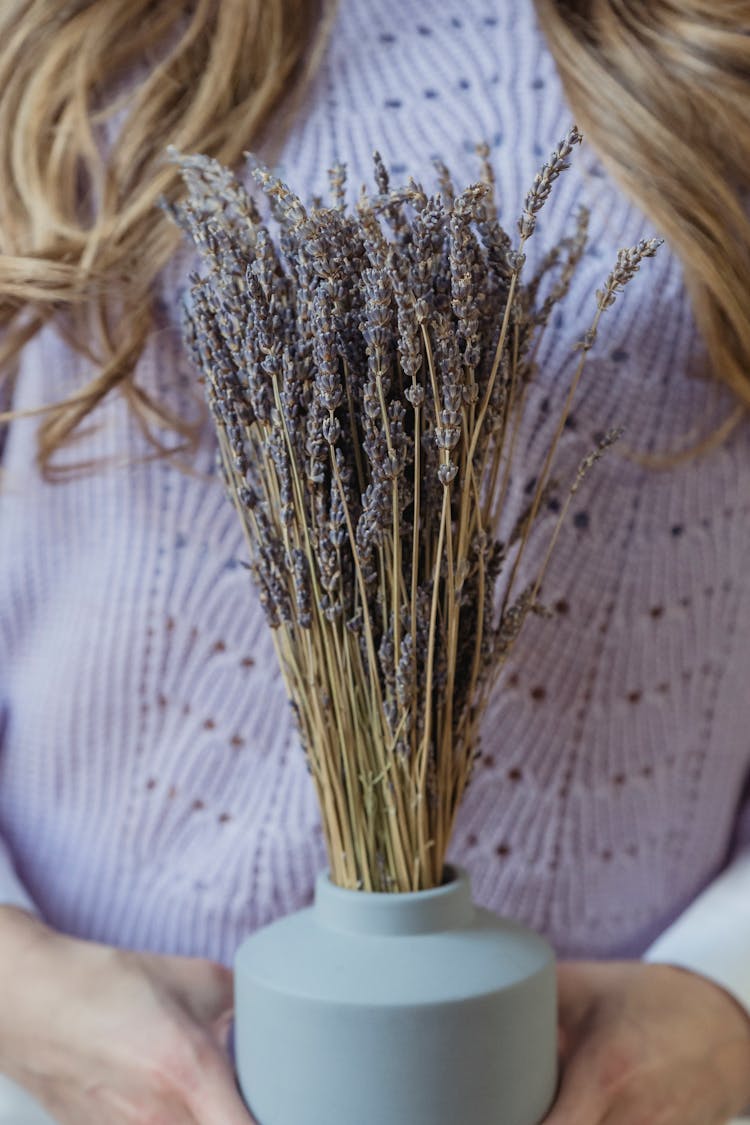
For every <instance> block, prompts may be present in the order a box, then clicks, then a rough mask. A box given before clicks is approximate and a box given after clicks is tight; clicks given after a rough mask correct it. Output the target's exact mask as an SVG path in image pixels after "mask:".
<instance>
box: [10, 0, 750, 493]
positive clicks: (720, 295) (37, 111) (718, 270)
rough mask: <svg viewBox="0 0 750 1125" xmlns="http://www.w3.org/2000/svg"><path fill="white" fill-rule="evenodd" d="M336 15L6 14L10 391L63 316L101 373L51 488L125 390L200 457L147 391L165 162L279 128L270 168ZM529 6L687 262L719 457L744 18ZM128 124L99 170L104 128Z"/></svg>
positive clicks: (293, 1)
mask: <svg viewBox="0 0 750 1125" xmlns="http://www.w3.org/2000/svg"><path fill="white" fill-rule="evenodd" d="M337 2H338V0H319V3H317V4H316V3H311V2H309V0H304V2H303V0H193V3H191V4H189V5H186V4H185V0H69V2H68V3H65V4H60V3H59V2H54V0H4V2H3V4H2V10H0V332H2V333H3V338H2V343H0V371H2V372H4V373H5V377H6V378H11V375H12V372H13V370H14V364H15V363H16V361H17V359H18V356H19V354H20V351H21V349H22V348H23V347H24V346H25V344H26V342H27V341H28V340H29V339H30V338H31V337H32V336H33V335H34V334H35V333H36V332H37V331H38V330H39V328H40V327H41V326H42V325H43V324H44V323H45V322H46V321H48V320H50V319H51V320H53V321H54V323H55V324H56V326H57V328H58V330H59V331H60V332H61V333H62V334H63V335H64V336H65V338H66V339H68V340H69V341H70V343H71V344H72V345H73V346H75V347H76V348H77V349H78V350H79V351H81V352H82V353H83V354H84V355H86V356H87V357H88V358H89V359H90V361H91V363H92V365H93V367H94V369H95V371H96V374H95V375H94V377H93V378H92V379H91V380H90V381H89V382H88V383H87V385H85V386H84V387H82V388H81V390H80V391H79V392H78V393H76V394H75V395H74V396H73V397H71V398H69V399H67V400H65V401H64V402H61V403H58V404H56V405H55V406H54V407H53V408H51V409H50V408H45V409H44V411H43V413H44V419H43V421H42V424H41V426H40V430H39V451H38V461H39V465H40V468H41V470H42V472H43V473H44V475H45V476H46V477H47V478H48V479H54V478H55V475H56V473H57V472H58V470H56V469H55V467H54V465H53V464H52V456H53V454H54V452H55V451H56V450H57V449H59V448H60V447H61V446H63V445H65V444H67V443H69V442H71V441H72V440H73V438H74V437H75V435H76V432H77V430H78V427H79V424H80V422H81V421H82V420H83V419H84V418H86V417H88V416H89V415H90V414H91V412H92V411H93V410H94V409H95V407H96V406H97V405H98V404H99V403H100V402H101V401H102V399H103V398H104V397H105V396H107V395H109V394H111V393H112V392H113V391H115V390H119V391H120V392H121V393H123V394H124V395H125V396H126V397H127V399H128V401H129V403H130V404H131V406H132V408H133V409H134V410H135V411H136V412H137V413H138V415H139V417H140V419H141V420H142V422H143V424H144V428H145V430H146V432H147V433H148V432H149V429H148V427H149V423H150V422H152V421H153V420H154V419H157V420H159V421H160V422H162V423H166V424H167V425H168V426H169V427H171V428H172V429H173V430H174V431H175V432H176V433H177V434H178V435H180V436H181V437H182V439H183V442H184V443H188V444H189V443H190V442H191V441H192V440H194V438H195V433H194V431H193V430H192V429H191V427H190V426H189V425H188V424H187V423H186V422H185V421H184V420H183V419H181V418H179V417H175V416H173V415H171V414H170V413H169V412H168V411H167V410H166V408H165V407H164V406H163V405H162V404H160V403H158V402H154V401H152V400H151V399H150V398H148V397H147V396H146V394H145V393H144V392H143V391H142V390H141V389H140V388H139V387H138V386H137V383H136V381H135V379H134V372H135V368H136V364H137V361H138V357H139V356H140V354H141V352H142V350H143V347H144V345H145V343H146V340H147V338H148V334H149V332H150V330H151V328H152V327H153V320H152V313H151V306H152V283H153V281H154V279H155V277H156V276H157V274H158V273H159V272H160V270H161V269H162V268H163V266H164V265H165V264H166V262H167V261H168V260H169V258H170V257H171V256H172V254H173V253H174V251H175V249H176V247H177V245H178V244H179V240H180V235H179V233H178V232H177V231H176V230H175V229H174V228H173V226H172V225H171V224H170V223H169V222H168V220H167V219H166V217H165V216H164V215H163V213H162V212H161V211H160V210H159V209H158V207H157V206H156V204H157V201H158V199H159V197H160V196H161V195H166V196H167V197H168V198H176V197H177V195H178V194H179V192H180V189H181V184H180V181H179V175H178V172H177V169H176V168H175V167H174V166H173V165H170V164H168V163H167V162H165V160H164V150H165V149H166V147H167V145H168V144H170V143H172V144H174V145H175V146H176V147H177V148H178V149H180V150H181V151H184V152H189V151H197V152H203V153H207V154H209V155H212V156H215V157H217V158H218V159H219V160H221V161H222V162H223V163H225V164H228V165H230V166H232V165H234V164H236V163H237V162H238V161H239V159H240V157H241V154H242V152H243V151H244V150H246V149H248V148H249V147H252V146H256V145H257V144H258V143H259V142H262V141H263V140H264V139H267V134H268V129H269V126H270V125H273V135H272V144H273V150H274V151H275V150H276V149H277V148H278V146H279V144H280V143H281V140H282V138H283V135H284V132H285V130H286V129H287V128H288V126H289V124H290V123H291V121H292V120H293V117H294V113H295V112H296V110H297V109H298V107H299V104H300V102H301V99H302V97H303V96H304V92H305V90H306V89H307V87H308V85H309V82H310V80H311V79H312V77H313V75H314V73H315V70H316V68H317V66H318V64H319V62H320V60H321V58H322V54H323V51H324V48H325V44H326V41H327V38H328V34H329V31H330V28H331V25H332V22H333V19H334V17H335V12H336V7H337ZM535 2H536V6H537V9H538V13H539V17H540V20H541V23H542V26H543V29H544V31H545V34H546V37H547V40H548V42H549V45H550V47H551V50H552V52H553V54H554V57H555V59H556V62H557V65H558V68H559V71H560V74H561V76H562V80H563V83H564V85H565V89H566V93H567V95H568V98H569V101H570V104H571V106H572V108H573V110H574V112H575V114H576V116H577V118H578V120H579V123H580V124H581V125H582V126H583V129H584V131H585V133H586V134H587V136H588V138H589V139H590V140H591V141H592V142H593V144H594V145H595V147H596V149H597V151H598V152H599V154H600V155H601V157H602V159H603V160H604V162H605V163H606V164H607V165H608V167H609V169H610V171H611V172H612V174H613V175H614V176H615V177H616V178H617V179H618V180H619V182H620V183H621V184H622V186H623V187H624V189H625V190H626V191H627V192H628V193H629V194H630V195H631V196H632V198H633V199H635V201H636V202H637V203H638V204H639V205H640V206H641V207H642V209H643V210H644V211H645V212H646V213H647V214H649V215H650V217H651V218H652V219H653V220H654V222H655V224H656V225H657V226H658V228H659V229H660V231H661V232H662V233H663V234H665V235H666V237H667V239H668V241H669V242H670V244H671V246H672V248H673V249H674V250H675V251H676V253H677V254H678V255H679V257H680V258H681V260H682V263H683V266H684V270H685V277H686V282H687V286H688V289H689V292H690V295H691V298H692V303H693V307H694V309H695V313H696V317H697V320H698V323H699V325H700V328H701V330H702V333H703V336H704V338H705V340H706V344H707V347H708V351H709V354H710V357H711V361H712V368H713V373H714V375H715V377H716V378H718V379H720V380H721V381H723V382H724V383H726V384H727V385H728V386H729V387H730V388H731V389H732V390H733V391H734V392H735V394H736V396H737V397H738V399H739V403H738V406H737V408H736V410H734V411H733V413H732V416H731V417H730V418H729V419H728V421H727V423H726V424H725V425H723V426H722V427H721V428H720V430H719V431H717V432H716V434H714V435H713V436H712V437H711V438H710V439H708V441H706V442H702V443H701V445H700V446H699V447H697V448H696V449H693V450H690V451H688V453H689V454H694V453H695V452H698V451H700V450H703V449H705V448H708V447H710V446H711V445H714V444H716V442H717V440H724V438H725V437H726V436H727V434H728V433H729V432H731V429H732V428H733V427H734V426H735V425H736V424H737V422H739V421H740V420H741V418H742V417H743V416H744V415H745V413H746V412H747V409H748V407H750V218H749V217H748V214H747V212H746V210H745V209H744V207H743V202H744V201H745V200H746V198H747V196H746V192H747V188H748V184H749V182H750V132H748V130H747V128H746V124H747V113H746V102H747V74H748V71H749V70H750V38H748V36H747V34H746V26H745V25H746V20H745V19H744V18H743V16H742V13H741V12H740V11H739V7H742V8H744V5H740V6H738V5H727V6H726V11H725V12H724V13H723V14H722V13H721V12H717V8H716V5H715V4H714V3H713V0H683V2H682V3H681V4H680V6H679V11H678V10H677V8H676V7H675V6H674V5H673V4H671V3H668V2H666V0H535ZM186 8H187V13H186ZM154 56H156V61H155V62H153V64H152V65H151V66H150V69H149V70H148V72H147V74H146V76H145V77H144V78H143V80H142V81H141V82H140V83H139V84H137V86H136V87H135V88H134V89H132V90H130V89H125V90H124V92H122V93H121V96H120V97H119V98H117V97H115V98H112V97H110V98H109V100H108V99H107V98H106V97H105V96H104V95H103V93H102V90H103V89H104V85H105V78H107V76H114V78H115V80H116V79H117V76H118V75H119V76H126V75H127V73H128V71H129V69H130V68H131V67H132V66H133V65H137V64H139V61H141V60H143V59H144V58H149V57H151V58H153V57H154ZM709 105H710V106H711V112H710V113H708V112H707V111H706V109H707V106H709ZM125 109H127V112H126V113H125V117H124V122H123V124H122V127H121V129H120V130H119V132H118V135H117V138H116V140H115V141H114V143H113V146H112V149H111V151H110V152H108V153H107V154H106V156H104V157H103V155H102V151H101V146H100V144H99V143H98V141H97V136H96V130H97V128H99V127H101V125H102V124H103V122H104V121H105V120H106V118H107V117H109V116H111V115H112V114H114V113H117V112H122V111H123V110H125ZM634 154H637V160H638V166H637V168H636V167H634V164H633V157H634ZM743 193H745V194H744V196H743ZM153 440H154V442H155V444H157V446H158V445H159V443H158V441H157V440H156V438H154V439H153ZM159 448H160V449H161V448H162V447H161V446H159ZM683 456H684V454H680V455H678V456H677V457H670V458H667V459H666V460H661V461H658V460H656V459H651V463H652V464H654V466H655V467H659V466H660V465H664V464H673V463H677V462H678V461H679V460H680V459H681V458H682V457H683Z"/></svg>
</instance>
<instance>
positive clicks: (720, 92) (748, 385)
mask: <svg viewBox="0 0 750 1125" xmlns="http://www.w3.org/2000/svg"><path fill="white" fill-rule="evenodd" d="M535 4H536V8H537V12H538V15H539V19H540V23H541V25H542V29H543V31H544V33H545V36H546V39H547V42H548V43H549V46H550V49H551V51H552V53H553V55H554V57H555V61H556V64H557V68H558V71H559V73H560V76H561V79H562V82H563V86H564V88H565V93H566V96H567V98H568V101H569V102H570V104H571V106H572V107H573V109H574V111H575V113H576V116H577V120H578V123H579V125H580V126H581V128H582V131H583V133H584V134H585V136H586V137H587V139H588V140H589V141H591V142H592V144H593V145H594V147H595V148H596V150H597V152H598V154H599V155H600V157H601V159H602V161H603V163H604V164H605V165H606V166H607V168H608V170H609V171H610V172H611V174H612V175H613V176H614V177H615V179H617V180H618V182H619V183H620V184H621V186H622V187H623V189H624V190H625V191H626V192H627V193H628V195H629V196H630V197H631V198H632V199H633V200H634V201H635V202H636V203H637V204H638V205H639V206H640V207H641V209H642V210H643V211H644V212H645V213H646V214H647V215H648V216H649V217H650V218H651V219H652V221H653V222H654V224H655V225H656V227H657V228H658V229H659V232H660V234H663V235H664V236H665V238H666V239H667V241H668V243H669V245H670V247H671V249H672V250H673V251H674V252H675V253H676V254H677V255H678V257H679V258H680V260H681V262H682V265H683V270H684V276H685V283H686V286H687V289H688V292H689V294H690V297H691V300H692V305H693V310H694V312H695V316H696V321H697V323H698V326H699V328H700V330H701V333H702V335H703V339H704V341H705V343H706V347H707V349H708V353H709V357H710V361H711V370H712V373H713V375H714V376H715V377H716V378H717V379H719V380H720V381H721V382H723V383H725V384H726V385H727V386H728V387H729V388H730V389H731V390H732V391H733V392H734V394H735V395H736V397H737V399H738V400H739V401H738V404H737V406H736V407H735V408H734V410H733V411H732V412H731V414H730V415H729V417H728V418H727V419H726V421H725V422H724V423H723V424H722V425H721V426H720V427H719V429H718V430H717V431H716V432H715V433H714V434H712V435H710V436H709V437H708V438H706V439H705V440H704V441H702V442H700V443H699V444H698V445H696V446H694V447H693V448H691V449H688V450H686V451H684V452H681V453H679V454H676V455H668V456H666V457H662V456H655V457H645V456H643V455H640V456H638V457H634V458H633V459H634V460H638V461H640V462H641V463H642V464H646V465H649V464H650V465H652V466H653V467H654V468H662V467H669V466H671V465H674V464H678V463H679V462H680V461H682V460H684V459H685V458H686V457H691V456H694V455H696V454H697V453H700V452H704V451H706V450H708V449H710V448H712V447H714V446H716V445H717V444H719V443H720V442H722V441H724V440H725V439H726V437H727V436H728V435H729V434H730V433H731V432H732V430H733V429H734V428H735V427H736V425H737V424H738V423H739V422H741V421H742V419H743V418H746V417H747V413H748V410H750V208H748V201H749V199H750V193H749V191H748V189H750V129H748V110H747V106H748V94H749V93H750V86H749V84H748V74H750V37H749V36H748V34H747V24H748V19H747V16H748V5H747V3H739V4H724V5H721V4H716V3H715V0H680V3H679V4H674V3H671V2H670V0H535Z"/></svg>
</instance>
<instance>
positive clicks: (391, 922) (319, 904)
mask: <svg viewBox="0 0 750 1125" xmlns="http://www.w3.org/2000/svg"><path fill="white" fill-rule="evenodd" d="M443 874H444V877H445V878H446V881H445V882H443V883H441V884H440V886H439V887H430V888H428V889H427V890H423V891H358V890H353V889H350V888H348V887H339V886H337V885H336V884H335V883H332V882H331V880H330V870H329V869H328V868H326V869H325V870H323V871H321V872H320V873H319V874H318V877H317V880H316V883H315V901H314V910H315V915H316V918H317V920H318V921H319V922H320V923H321V925H324V926H327V927H330V928H332V929H336V930H345V931H348V932H356V933H361V934H372V935H374V934H381V935H386V934H394V935H395V934H422V933H432V932H436V931H439V930H448V929H455V928H459V927H461V926H464V925H468V924H469V923H470V922H471V920H472V918H473V916H474V907H473V904H472V900H471V885H470V880H469V873H468V871H467V870H466V869H465V868H463V867H460V866H459V865H458V864H448V863H446V864H445V867H444V869H443Z"/></svg>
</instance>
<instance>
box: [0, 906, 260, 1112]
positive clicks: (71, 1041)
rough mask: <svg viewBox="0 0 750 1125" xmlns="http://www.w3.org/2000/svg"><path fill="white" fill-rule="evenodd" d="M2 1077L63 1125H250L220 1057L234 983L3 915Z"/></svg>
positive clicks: (225, 972)
mask: <svg viewBox="0 0 750 1125" xmlns="http://www.w3.org/2000/svg"><path fill="white" fill-rule="evenodd" d="M0 995H1V996H2V1002H1V1003H0V1071H3V1072H5V1073H6V1074H7V1075H8V1076H9V1077H10V1078H13V1079H14V1080H15V1081H16V1082H19V1083H20V1084H21V1085H23V1086H25V1087H26V1089H27V1090H29V1092H30V1093H31V1094H33V1095H34V1097H36V1098H37V1100H38V1101H40V1102H41V1103H42V1105H44V1106H45V1108H46V1109H47V1110H48V1111H49V1112H50V1113H51V1114H52V1116H53V1117H54V1118H55V1120H56V1121H57V1122H59V1123H60V1125H103V1123H106V1125H251V1123H252V1121H253V1119H252V1117H251V1116H250V1114H249V1113H248V1111H247V1109H246V1108H245V1106H244V1104H243V1102H242V1099H241V1098H240V1095H239V1093H238V1092H237V1089H236V1086H235V1082H234V1075H233V1071H232V1067H231V1065H230V1063H229V1061H228V1058H227V1055H226V1049H225V1048H226V1039H227V1035H228V1031H229V1026H230V1022H231V1017H232V1005H233V989H232V973H231V971H230V970H229V969H226V968H224V967H223V966H222V965H218V964H215V963H214V962H212V961H207V960H203V959H202V958H197V957H163V956H158V955H156V954H146V953H132V952H127V951H124V950H118V949H114V948H112V947H110V946H106V945H99V944H97V943H95V942H88V941H79V940H76V939H74V938H70V937H67V936H64V935H62V934H59V933H56V932H55V931H54V930H51V929H50V928H49V927H47V926H45V925H43V924H42V923H40V922H38V921H37V920H35V919H33V918H32V917H31V915H29V914H28V913H26V912H25V911H21V910H18V909H16V908H14V907H0Z"/></svg>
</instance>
